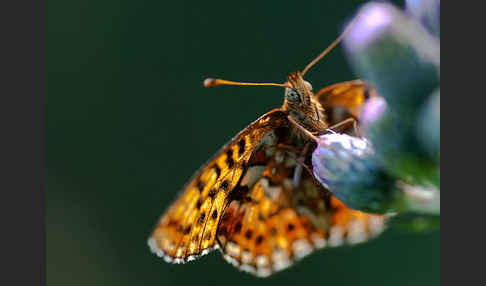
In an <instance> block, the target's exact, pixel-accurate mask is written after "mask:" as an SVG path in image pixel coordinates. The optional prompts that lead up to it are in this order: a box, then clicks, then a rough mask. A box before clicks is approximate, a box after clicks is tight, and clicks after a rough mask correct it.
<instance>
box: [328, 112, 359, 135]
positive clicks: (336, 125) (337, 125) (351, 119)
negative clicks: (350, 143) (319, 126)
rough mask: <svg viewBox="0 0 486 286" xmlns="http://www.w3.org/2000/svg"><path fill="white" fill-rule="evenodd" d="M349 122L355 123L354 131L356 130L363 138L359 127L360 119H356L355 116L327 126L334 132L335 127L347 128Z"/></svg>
mask: <svg viewBox="0 0 486 286" xmlns="http://www.w3.org/2000/svg"><path fill="white" fill-rule="evenodd" d="M349 124H353V131H354V134H355V135H356V136H357V137H360V138H361V132H360V129H359V126H358V121H357V120H356V119H354V118H353V117H351V118H348V119H345V120H343V121H341V122H339V123H336V124H334V125H333V126H331V127H329V128H327V131H330V132H334V130H333V129H337V128H339V129H341V128H342V129H345V128H347V126H348V125H349Z"/></svg>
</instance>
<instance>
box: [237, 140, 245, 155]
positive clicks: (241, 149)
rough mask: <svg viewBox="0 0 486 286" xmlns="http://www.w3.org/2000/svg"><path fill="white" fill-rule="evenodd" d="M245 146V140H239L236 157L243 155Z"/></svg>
mask: <svg viewBox="0 0 486 286" xmlns="http://www.w3.org/2000/svg"><path fill="white" fill-rule="evenodd" d="M245 145H246V141H245V138H241V140H240V141H238V156H239V157H241V155H243V154H244V153H245Z"/></svg>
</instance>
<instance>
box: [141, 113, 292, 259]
mask: <svg viewBox="0 0 486 286" xmlns="http://www.w3.org/2000/svg"><path fill="white" fill-rule="evenodd" d="M286 120H287V119H286V114H285V113H284V112H282V111H281V110H280V109H275V110H273V111H270V112H268V113H267V114H265V115H263V116H262V117H260V118H259V119H257V120H256V121H254V122H253V123H252V124H250V125H249V126H248V127H247V128H245V129H244V130H243V131H241V132H240V133H239V134H238V135H236V136H235V137H234V138H233V139H232V140H231V141H230V142H229V143H228V144H227V145H226V146H224V147H223V148H222V149H221V150H220V151H219V152H218V153H217V154H216V155H215V156H214V157H213V158H212V159H211V160H210V161H209V162H208V163H207V164H205V165H203V167H202V168H201V169H200V170H199V171H198V172H197V173H196V174H195V175H194V177H193V178H192V179H191V180H190V182H189V183H188V184H187V185H186V186H185V188H184V189H183V191H182V193H181V195H180V196H179V198H178V199H177V200H176V201H175V202H174V203H173V204H172V205H171V206H170V207H169V209H168V210H167V211H166V212H165V214H163V215H162V217H161V218H160V220H159V222H158V224H157V226H156V228H155V229H154V231H153V233H152V235H151V237H150V238H149V240H148V244H149V246H150V248H151V250H152V251H153V252H154V253H156V254H157V255H158V256H160V257H163V258H164V259H165V260H166V261H167V262H173V263H181V262H185V261H188V260H192V259H194V258H196V257H197V256H199V255H204V254H206V253H207V252H209V251H210V250H212V249H214V248H215V247H217V246H218V245H217V244H216V229H217V225H218V222H219V220H220V218H221V215H222V214H223V210H224V208H225V207H226V206H227V202H228V200H229V194H230V193H235V192H234V190H233V189H234V188H235V186H236V185H237V184H238V182H239V181H240V179H241V177H242V175H243V173H244V172H245V170H246V168H247V167H246V164H247V162H248V160H249V159H250V157H251V155H252V154H253V153H254V152H255V151H256V150H258V149H259V146H260V145H262V144H261V143H262V140H270V141H272V140H273V139H274V138H273V137H272V136H275V134H273V132H272V130H274V129H275V128H277V127H280V126H282V125H284V124H285V122H286Z"/></svg>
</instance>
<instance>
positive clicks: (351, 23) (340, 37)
mask: <svg viewBox="0 0 486 286" xmlns="http://www.w3.org/2000/svg"><path fill="white" fill-rule="evenodd" d="M358 16H359V15H358ZM358 16H356V17H354V19H353V20H351V22H350V23H349V24H348V25H347V26H346V28H345V29H344V31H343V32H342V33H341V35H340V36H339V37H338V38H337V39H336V40H334V42H332V43H331V44H330V45H329V46H328V47H327V48H326V49H325V50H324V51H322V53H321V54H320V55H318V56H317V57H316V58H315V59H314V60H313V61H312V62H310V63H309V64H308V65H307V66H306V67H305V68H304V70H303V71H302V76H304V75H305V73H306V72H307V71H308V70H309V69H310V68H311V67H312V66H313V65H315V64H316V63H317V62H318V61H320V60H321V59H322V58H323V57H324V56H325V55H327V54H328V53H329V52H330V51H331V50H332V49H333V48H334V47H335V46H337V44H339V43H340V42H341V40H342V39H343V38H344V36H346V34H347V33H348V32H349V30H350V29H351V27H352V26H353V24H354V23H356V20H357V19H358Z"/></svg>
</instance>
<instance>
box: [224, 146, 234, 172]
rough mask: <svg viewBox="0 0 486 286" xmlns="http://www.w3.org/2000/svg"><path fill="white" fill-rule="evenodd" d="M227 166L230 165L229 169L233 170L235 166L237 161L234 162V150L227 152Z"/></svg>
mask: <svg viewBox="0 0 486 286" xmlns="http://www.w3.org/2000/svg"><path fill="white" fill-rule="evenodd" d="M226 164H227V165H228V168H230V169H231V168H233V166H234V165H235V161H234V160H233V150H232V149H228V151H226Z"/></svg>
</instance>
